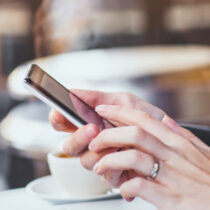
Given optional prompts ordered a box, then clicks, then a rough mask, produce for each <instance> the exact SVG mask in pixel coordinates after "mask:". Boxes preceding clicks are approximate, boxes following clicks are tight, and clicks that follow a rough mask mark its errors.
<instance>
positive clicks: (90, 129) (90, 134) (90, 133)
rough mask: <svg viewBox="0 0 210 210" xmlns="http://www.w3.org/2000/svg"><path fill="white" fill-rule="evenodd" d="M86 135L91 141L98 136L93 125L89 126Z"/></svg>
mask: <svg viewBox="0 0 210 210" xmlns="http://www.w3.org/2000/svg"><path fill="white" fill-rule="evenodd" d="M85 135H86V136H87V137H88V138H89V139H90V138H93V137H94V136H95V135H96V130H95V128H94V127H93V126H92V125H89V126H87V127H86V128H85Z"/></svg>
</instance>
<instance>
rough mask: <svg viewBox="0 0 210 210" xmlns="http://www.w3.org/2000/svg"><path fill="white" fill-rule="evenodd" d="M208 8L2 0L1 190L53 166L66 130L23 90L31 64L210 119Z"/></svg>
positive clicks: (179, 115)
mask: <svg viewBox="0 0 210 210" xmlns="http://www.w3.org/2000/svg"><path fill="white" fill-rule="evenodd" d="M209 11H210V0H199V1H195V0H156V1H154V0H0V163H1V164H0V190H5V189H10V188H17V187H24V186H25V185H26V184H27V183H29V182H30V181H32V180H33V179H35V178H38V177H40V176H44V175H47V174H49V170H48V166H47V163H46V154H47V153H48V152H49V151H50V150H53V149H55V148H56V147H57V146H58V145H60V144H61V142H62V139H63V138H64V137H65V136H66V134H64V133H57V132H55V131H53V129H52V128H51V127H50V125H49V123H48V113H49V110H50V109H49V107H47V106H46V105H44V104H43V103H41V102H40V101H38V100H36V99H35V98H33V96H31V95H30V93H28V92H27V91H26V90H25V89H24V88H23V86H22V79H23V75H24V73H25V70H26V67H27V65H28V64H29V63H37V64H38V65H40V66H41V67H42V68H44V69H45V70H46V71H47V72H49V73H50V74H52V75H53V76H54V77H56V78H57V79H58V80H59V81H60V82H62V83H63V84H65V86H67V87H68V88H72V87H77V88H89V89H98V90H104V91H129V92H132V93H134V94H136V95H138V96H139V97H141V98H143V99H145V100H147V101H149V102H150V103H152V104H154V105H156V106H158V107H160V108H162V109H164V110H165V111H166V112H167V113H168V114H169V115H170V116H172V117H173V118H175V119H176V120H177V121H178V122H182V123H191V124H199V125H207V126H209V125H210V12H209Z"/></svg>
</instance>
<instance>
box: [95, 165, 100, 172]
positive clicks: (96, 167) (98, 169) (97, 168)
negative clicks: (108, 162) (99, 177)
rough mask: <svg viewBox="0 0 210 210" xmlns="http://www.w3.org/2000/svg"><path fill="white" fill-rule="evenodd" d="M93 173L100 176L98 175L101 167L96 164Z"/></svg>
mask: <svg viewBox="0 0 210 210" xmlns="http://www.w3.org/2000/svg"><path fill="white" fill-rule="evenodd" d="M93 171H94V172H95V173H96V174H98V173H99V172H100V167H99V165H98V164H96V165H95V166H94V168H93Z"/></svg>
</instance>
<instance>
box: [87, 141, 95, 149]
mask: <svg viewBox="0 0 210 210" xmlns="http://www.w3.org/2000/svg"><path fill="white" fill-rule="evenodd" d="M95 147H96V145H95V143H94V142H91V143H90V144H89V147H88V148H89V150H94V149H95Z"/></svg>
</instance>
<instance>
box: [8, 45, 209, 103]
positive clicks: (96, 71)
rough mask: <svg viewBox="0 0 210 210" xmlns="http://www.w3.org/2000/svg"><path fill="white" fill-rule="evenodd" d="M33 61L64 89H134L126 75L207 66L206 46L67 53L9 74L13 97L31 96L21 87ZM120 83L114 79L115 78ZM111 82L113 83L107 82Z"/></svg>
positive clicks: (39, 60)
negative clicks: (126, 82)
mask: <svg viewBox="0 0 210 210" xmlns="http://www.w3.org/2000/svg"><path fill="white" fill-rule="evenodd" d="M32 63H35V64H37V65H39V66H40V67H41V68H43V69H44V70H45V71H46V72H48V73H49V74H51V75H52V76H53V77H54V78H56V79H57V80H58V81H59V82H61V83H62V84H63V85H64V86H66V87H67V88H85V89H99V90H105V91H107V90H109V91H130V92H136V94H138V93H139V88H138V91H135V90H134V88H133V87H129V85H128V84H126V85H125V81H124V80H127V79H129V78H138V77H143V76H146V75H157V74H164V73H168V72H170V73H171V72H183V71H188V70H191V69H192V68H199V67H203V66H209V65H210V48H209V47H208V46H207V47H205V46H199V45H194V46H150V47H127V48H126V47H125V48H113V49H97V50H89V51H80V52H70V53H64V54H59V55H54V56H48V57H43V58H39V59H35V60H32V61H29V62H28V63H25V64H23V65H20V66H18V67H17V68H15V69H14V71H13V72H12V73H11V74H10V76H9V79H8V84H7V85H8V89H9V91H10V93H11V94H12V95H13V96H14V97H15V98H18V99H19V98H20V99H23V98H24V99H25V98H27V97H28V96H30V95H31V93H29V91H27V90H26V89H25V88H24V87H23V85H22V84H23V78H24V76H25V74H26V70H27V69H28V65H29V64H32ZM113 80H116V81H121V82H116V81H113ZM109 81H112V84H109V83H108V84H107V82H109Z"/></svg>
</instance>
